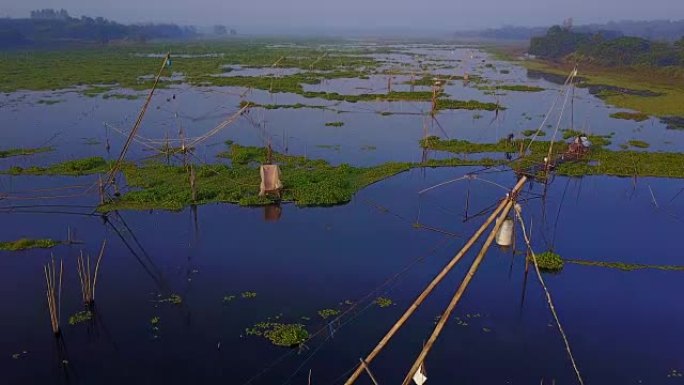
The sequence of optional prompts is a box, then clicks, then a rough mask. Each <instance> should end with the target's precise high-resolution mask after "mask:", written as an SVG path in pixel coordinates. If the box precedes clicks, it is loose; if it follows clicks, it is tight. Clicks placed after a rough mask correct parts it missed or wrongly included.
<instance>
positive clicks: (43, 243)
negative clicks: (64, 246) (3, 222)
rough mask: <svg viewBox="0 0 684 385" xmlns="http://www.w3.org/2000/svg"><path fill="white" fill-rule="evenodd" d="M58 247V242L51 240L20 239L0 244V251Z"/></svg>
mask: <svg viewBox="0 0 684 385" xmlns="http://www.w3.org/2000/svg"><path fill="white" fill-rule="evenodd" d="M57 245H59V242H58V241H55V240H53V239H49V238H46V239H29V238H21V239H17V240H16V241H10V242H0V250H4V251H20V250H28V249H50V248H53V247H55V246H57Z"/></svg>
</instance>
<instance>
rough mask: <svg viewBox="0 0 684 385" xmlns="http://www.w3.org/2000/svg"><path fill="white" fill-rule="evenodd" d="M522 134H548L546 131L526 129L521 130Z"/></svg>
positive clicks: (527, 135) (528, 135)
mask: <svg viewBox="0 0 684 385" xmlns="http://www.w3.org/2000/svg"><path fill="white" fill-rule="evenodd" d="M521 134H523V136H526V137H530V136H534V135H535V134H536V135H537V136H546V132H545V131H539V132H537V130H525V131H523V132H521Z"/></svg>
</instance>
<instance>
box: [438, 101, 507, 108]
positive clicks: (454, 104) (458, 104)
mask: <svg viewBox="0 0 684 385" xmlns="http://www.w3.org/2000/svg"><path fill="white" fill-rule="evenodd" d="M437 109H438V110H485V111H495V110H499V111H503V110H505V109H506V108H505V107H503V106H501V105H499V104H497V103H484V102H480V101H477V100H455V99H437Z"/></svg>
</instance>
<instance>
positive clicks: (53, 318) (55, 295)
mask: <svg viewBox="0 0 684 385" xmlns="http://www.w3.org/2000/svg"><path fill="white" fill-rule="evenodd" d="M43 270H44V272H45V282H46V284H47V291H46V295H47V303H48V309H49V310H50V323H51V324H52V332H53V333H55V334H59V319H60V313H61V307H62V306H61V305H62V273H63V272H64V264H63V262H62V261H61V260H60V261H59V275H58V274H57V264H56V263H55V257H54V255H53V256H52V261H51V263H48V264H47V265H45V266H43Z"/></svg>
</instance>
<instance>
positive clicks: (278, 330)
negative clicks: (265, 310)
mask: <svg viewBox="0 0 684 385" xmlns="http://www.w3.org/2000/svg"><path fill="white" fill-rule="evenodd" d="M245 334H247V335H255V336H263V337H264V338H266V339H268V340H269V341H271V343H272V344H273V345H276V346H284V347H293V346H297V345H300V344H302V343H304V342H306V341H307V340H308V339H309V332H308V331H307V330H306V327H305V326H304V325H302V324H283V323H277V322H260V323H258V324H256V325H254V326H253V327H252V328H248V329H245Z"/></svg>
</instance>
